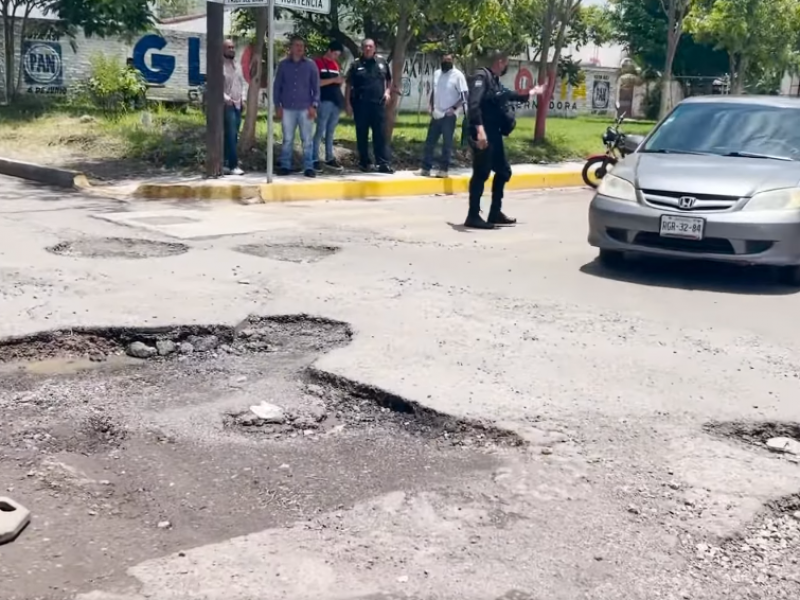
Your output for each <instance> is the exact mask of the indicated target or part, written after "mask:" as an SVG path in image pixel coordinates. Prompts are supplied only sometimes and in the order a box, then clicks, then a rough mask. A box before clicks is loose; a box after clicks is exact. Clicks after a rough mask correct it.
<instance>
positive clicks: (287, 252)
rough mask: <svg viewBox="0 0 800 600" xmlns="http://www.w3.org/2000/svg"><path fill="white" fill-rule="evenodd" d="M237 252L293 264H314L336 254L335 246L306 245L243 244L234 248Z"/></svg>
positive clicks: (337, 249)
mask: <svg viewBox="0 0 800 600" xmlns="http://www.w3.org/2000/svg"><path fill="white" fill-rule="evenodd" d="M234 250H236V251H237V252H241V253H243V254H250V255H251V256H257V257H259V258H269V259H271V260H279V261H284V262H293V263H314V262H319V261H321V260H322V259H323V258H326V257H328V256H331V255H333V254H336V253H337V252H338V251H339V248H337V247H336V246H315V245H306V244H245V245H243V246H237V247H236V248H234Z"/></svg>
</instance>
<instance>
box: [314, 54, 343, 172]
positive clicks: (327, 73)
mask: <svg viewBox="0 0 800 600" xmlns="http://www.w3.org/2000/svg"><path fill="white" fill-rule="evenodd" d="M343 51H344V46H342V44H341V43H340V42H337V41H336V40H334V41H332V42H331V43H330V44H328V51H327V52H325V54H324V55H322V56H321V57H319V58H318V59H316V60H315V61H314V62H315V63H317V68H318V69H319V86H320V104H319V111H318V112H317V131H316V133H315V134H314V169H316V170H317V171H321V170H322V163H321V161H320V156H319V145H320V143H321V142H322V138H323V137H324V138H325V166H326V167H329V168H331V169H336V170H341V168H342V167H341V165H340V164H339V163H338V161H337V160H336V157H334V155H333V134H334V131H336V126H337V125H338V124H339V115H340V114H341V112H342V108H343V107H344V95H343V94H342V83H344V78H343V77H342V74H341V73H340V72H339V62H338V61H339V57H340V56H341V55H342V52H343Z"/></svg>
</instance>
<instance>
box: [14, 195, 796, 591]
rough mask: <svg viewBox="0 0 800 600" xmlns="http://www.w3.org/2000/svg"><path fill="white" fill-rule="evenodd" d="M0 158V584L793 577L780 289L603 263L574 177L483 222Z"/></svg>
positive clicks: (633, 586) (434, 584) (107, 586)
mask: <svg viewBox="0 0 800 600" xmlns="http://www.w3.org/2000/svg"><path fill="white" fill-rule="evenodd" d="M2 184H3V186H4V187H3V190H4V191H3V192H2V193H0V236H1V237H0V239H3V242H2V244H0V251H1V252H2V264H1V265H0V270H2V273H1V274H2V276H3V286H2V288H1V289H0V311H2V313H1V314H2V316H3V319H2V320H0V327H1V328H2V332H0V333H1V334H2V335H3V336H4V337H5V338H6V340H7V341H6V342H5V343H2V344H0V378H1V379H2V381H3V386H2V389H0V495H8V496H9V497H12V498H14V499H15V500H17V501H19V502H20V503H21V504H23V505H24V506H26V507H27V508H29V509H30V510H31V511H32V513H33V520H32V523H31V525H30V526H29V527H28V528H27V529H26V530H25V531H24V532H23V533H22V535H21V536H20V537H19V538H18V539H17V540H16V541H14V542H12V543H10V544H7V545H5V546H2V547H0V581H2V582H3V585H2V589H3V591H4V598H8V600H33V599H34V598H36V599H47V600H62V599H70V600H72V599H73V598H79V599H81V600H143V599H145V598H147V599H159V600H162V599H164V600H190V599H191V600H195V599H197V600H199V599H207V600H222V599H224V600H252V599H258V600H262V599H263V600H272V599H273V598H274V599H279V598H280V599H286V600H310V599H312V598H313V599H315V600H317V599H334V598H335V599H342V600H367V599H371V600H378V599H385V600H392V599H400V598H411V599H418V600H435V599H436V600H438V599H451V598H464V599H469V600H472V599H474V600H500V599H501V598H502V599H503V600H540V599H548V600H551V599H556V600H562V599H563V600H575V599H578V598H587V599H591V600H612V599H614V600H616V599H623V598H624V599H625V600H638V599H642V600H645V599H646V600H653V599H670V600H672V599H675V600H678V599H680V600H684V599H707V600H718V599H719V598H741V599H742V600H745V599H748V600H749V599H755V598H762V599H765V600H766V599H769V600H772V599H780V598H786V599H790V598H791V599H793V598H796V597H798V594H799V593H800V566H799V565H798V564H797V560H798V558H797V557H798V556H800V553H798V550H800V520H798V518H797V516H799V515H798V511H800V500H798V494H800V466H799V465H798V460H800V458H799V457H797V456H795V455H794V454H792V453H790V452H783V451H782V452H775V451H770V448H769V447H768V446H767V442H768V441H769V440H771V439H774V438H781V437H791V436H793V435H794V432H796V431H800V429H798V426H797V423H798V422H800V414H799V413H800V408H798V405H797V403H796V402H795V401H794V397H795V394H796V388H797V379H798V376H800V364H798V360H797V358H796V357H797V356H798V353H797V350H798V349H797V345H796V339H797V334H798V331H797V327H796V326H795V325H794V322H793V321H791V319H787V318H786V315H790V314H793V311H794V309H795V308H796V303H797V300H796V295H795V290H790V289H786V288H780V287H777V286H775V285H774V284H772V283H771V282H770V281H768V278H767V277H766V276H764V275H763V274H762V273H760V272H758V271H752V272H751V271H731V270H729V269H728V270H718V269H715V268H710V267H708V266H703V265H696V266H686V265H683V266H681V267H676V266H674V265H669V264H659V263H650V262H645V263H636V264H634V265H632V266H631V267H630V269H629V270H626V271H625V272H606V271H603V270H602V269H600V268H599V267H597V266H596V265H595V264H594V263H593V253H592V252H591V250H590V249H588V248H587V247H586V246H585V243H584V239H583V238H584V235H585V231H584V223H585V208H586V201H587V198H588V194H586V193H584V192H579V191H573V192H548V193H543V194H538V195H533V196H531V195H523V194H512V195H511V197H510V198H509V201H508V210H509V212H510V213H511V212H513V214H514V216H517V217H519V218H520V225H519V226H518V227H516V228H513V229H509V230H504V231H501V232H488V234H481V235H476V234H470V233H464V232H461V231H457V230H454V229H452V228H450V227H448V226H447V222H455V221H457V220H458V217H459V216H463V215H461V212H462V210H463V202H464V199H463V198H458V197H456V198H452V199H451V198H446V199H443V198H420V199H404V200H401V201H392V200H387V201H383V202H380V203H369V202H348V203H326V204H314V203H308V204H304V203H298V204H291V205H284V206H248V207H244V206H235V205H214V206H207V205H198V204H191V205H186V206H178V207H175V206H172V205H169V204H160V205H153V204H146V205H137V204H128V203H114V202H108V201H103V200H101V199H98V198H92V197H86V196H78V195H67V196H65V195H63V194H60V193H54V192H52V191H49V190H43V189H40V188H27V187H26V188H25V189H24V191H23V190H20V189H19V188H18V184H8V182H7V181H3V182H2ZM6 184H8V185H6ZM9 190H11V191H9ZM512 208H513V211H512ZM247 315H259V316H257V317H254V318H253V319H251V320H248V321H242V320H243V319H244V318H245V317H246V316H247ZM276 315H283V317H282V318H274V317H275V316H276ZM302 315H314V316H315V318H313V319H308V318H307V317H303V316H302ZM43 332H44V333H43ZM48 332H49V333H48ZM787 447H788V446H787Z"/></svg>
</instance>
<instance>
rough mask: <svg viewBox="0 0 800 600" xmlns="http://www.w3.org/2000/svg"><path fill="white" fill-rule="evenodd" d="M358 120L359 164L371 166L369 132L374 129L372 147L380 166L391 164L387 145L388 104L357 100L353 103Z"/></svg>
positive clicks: (355, 117) (356, 119) (357, 144)
mask: <svg viewBox="0 0 800 600" xmlns="http://www.w3.org/2000/svg"><path fill="white" fill-rule="evenodd" d="M353 120H355V122H356V146H357V147H358V164H359V165H361V166H362V167H369V166H370V165H371V164H372V160H371V159H370V157H369V132H370V130H372V149H373V151H374V152H375V162H376V163H377V164H378V166H387V167H388V166H389V149H388V148H387V146H386V106H384V105H383V104H377V103H374V102H357V103H356V104H354V105H353Z"/></svg>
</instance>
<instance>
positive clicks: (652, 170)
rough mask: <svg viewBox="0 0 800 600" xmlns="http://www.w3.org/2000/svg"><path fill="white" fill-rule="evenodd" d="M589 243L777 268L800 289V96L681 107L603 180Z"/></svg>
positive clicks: (614, 250) (609, 259) (612, 254)
mask: <svg viewBox="0 0 800 600" xmlns="http://www.w3.org/2000/svg"><path fill="white" fill-rule="evenodd" d="M589 244H591V245H592V246H594V247H596V248H599V249H600V260H601V262H603V263H606V264H615V265H617V264H619V263H620V262H621V261H623V260H624V258H625V254H626V253H628V252H636V253H642V254H649V255H658V256H664V257H671V258H679V259H691V258H702V259H704V260H714V261H721V262H730V263H737V264H742V265H771V266H776V267H780V268H781V274H782V276H783V279H784V280H785V281H786V282H787V283H790V284H792V285H800V100H799V99H795V98H783V97H774V96H768V97H755V96H754V97H729V96H705V97H701V98H690V99H688V100H684V101H683V102H681V103H680V104H679V105H678V106H677V107H675V109H674V110H673V111H672V113H670V114H669V115H668V116H667V117H666V118H665V119H664V120H663V121H661V122H660V123H659V124H658V125H657V126H656V128H655V129H654V130H653V131H652V132H651V133H650V134H649V135H648V136H647V137H646V138H645V139H644V140H643V141H642V144H641V145H640V146H639V148H638V150H637V151H636V152H635V153H634V154H631V155H629V156H628V157H627V158H625V159H624V160H623V161H621V162H620V163H619V164H617V165H616V166H615V167H614V170H613V172H612V173H609V174H608V175H606V177H605V178H604V179H603V181H602V182H601V184H600V186H599V187H598V189H597V194H596V195H595V197H594V198H593V199H592V202H591V205H590V207H589Z"/></svg>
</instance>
